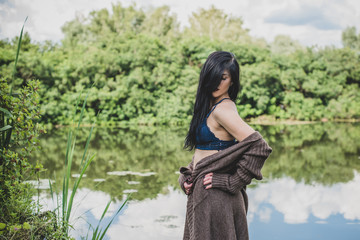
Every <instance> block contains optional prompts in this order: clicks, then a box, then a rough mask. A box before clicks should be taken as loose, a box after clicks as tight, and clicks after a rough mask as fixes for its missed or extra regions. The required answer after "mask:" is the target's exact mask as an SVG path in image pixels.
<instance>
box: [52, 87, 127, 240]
mask: <svg viewBox="0 0 360 240" xmlns="http://www.w3.org/2000/svg"><path fill="white" fill-rule="evenodd" d="M88 95H89V93H88V94H87V95H86V97H85V100H84V102H83V104H82V108H81V111H80V117H79V120H78V122H77V125H75V124H74V125H75V126H76V127H71V128H70V129H69V133H68V137H67V145H66V155H65V166H64V176H63V182H62V197H61V199H60V201H61V203H60V202H59V196H57V197H56V200H57V206H58V207H57V216H58V221H59V222H61V229H62V232H63V236H64V237H69V229H70V228H71V224H70V216H71V212H72V208H73V203H74V198H75V195H76V191H77V190H78V187H79V184H80V182H81V179H82V178H83V176H84V173H85V172H86V169H87V168H88V167H89V165H90V163H91V162H92V161H93V160H94V158H95V154H89V153H88V148H89V143H90V140H91V135H92V132H93V129H94V125H95V122H94V123H93V124H92V127H91V129H90V132H89V135H88V137H87V140H86V144H85V148H84V151H83V154H82V159H81V163H80V168H79V172H80V174H79V175H78V177H77V178H76V180H75V182H74V185H73V187H72V189H71V193H70V195H69V188H70V178H71V170H72V163H73V160H74V159H73V156H74V152H75V146H76V138H77V133H78V131H79V129H80V127H81V122H82V119H83V116H84V112H85V106H86V101H87V98H88ZM80 98H81V94H80V96H79V97H78V99H77V104H76V106H78V102H79V99H80ZM76 113H77V109H75V114H74V123H75V117H76ZM49 182H50V181H49ZM50 192H51V196H52V198H53V200H54V191H53V187H52V184H51V182H50ZM129 197H130V195H129V196H128V197H127V198H126V200H125V201H124V202H123V204H122V205H121V206H120V208H119V209H118V210H117V212H116V213H115V214H114V216H113V217H112V219H111V220H110V222H109V223H108V224H107V226H106V227H105V228H104V229H102V228H101V227H100V226H101V222H102V221H103V218H104V216H105V214H106V213H107V211H108V208H109V206H110V204H111V201H109V202H108V204H107V205H106V207H105V209H104V211H103V214H102V216H101V218H100V220H99V222H98V224H97V227H96V228H95V229H94V230H93V233H92V239H93V240H101V239H103V238H104V237H105V234H106V232H107V230H108V229H109V227H110V225H111V224H112V222H113V220H114V218H115V217H116V216H117V215H118V214H119V213H120V212H121V210H122V209H123V208H124V206H125V204H126V203H127V202H128V200H129ZM89 229H93V228H92V226H90V228H89Z"/></svg>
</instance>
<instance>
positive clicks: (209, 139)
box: [195, 98, 236, 150]
mask: <svg viewBox="0 0 360 240" xmlns="http://www.w3.org/2000/svg"><path fill="white" fill-rule="evenodd" d="M225 99H229V98H223V99H221V100H220V101H219V102H218V103H216V104H215V105H214V106H213V108H212V109H211V111H210V112H209V113H208V114H207V115H206V118H205V119H204V120H203V121H202V122H201V123H200V125H199V126H198V128H197V130H196V143H195V148H197V149H201V150H224V149H226V148H228V147H230V146H232V145H234V144H235V143H236V141H235V139H234V140H231V141H224V140H220V139H219V138H217V137H215V134H214V133H213V132H212V131H211V130H210V128H209V127H208V125H207V124H206V121H207V119H208V117H209V116H210V113H211V112H212V111H214V109H215V108H216V106H217V105H218V104H219V103H221V102H222V101H224V100H225Z"/></svg>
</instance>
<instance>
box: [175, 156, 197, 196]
mask: <svg viewBox="0 0 360 240" xmlns="http://www.w3.org/2000/svg"><path fill="white" fill-rule="evenodd" d="M192 171H193V160H192V161H191V162H190V163H189V165H188V166H187V167H186V168H185V167H181V168H180V176H179V179H178V181H179V184H180V187H181V189H182V190H183V191H184V193H185V188H184V183H185V182H186V181H191V173H192Z"/></svg>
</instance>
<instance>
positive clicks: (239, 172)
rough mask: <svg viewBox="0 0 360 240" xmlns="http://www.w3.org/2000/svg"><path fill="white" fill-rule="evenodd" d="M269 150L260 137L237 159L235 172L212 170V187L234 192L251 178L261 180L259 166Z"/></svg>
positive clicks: (268, 153)
mask: <svg viewBox="0 0 360 240" xmlns="http://www.w3.org/2000/svg"><path fill="white" fill-rule="evenodd" d="M271 152H272V149H271V148H270V147H269V145H268V144H267V143H266V142H265V140H263V139H262V138H261V139H260V140H259V141H257V142H255V143H254V144H253V146H251V147H250V148H249V150H248V151H247V152H245V153H244V154H243V155H242V157H241V158H240V159H239V161H238V162H237V164H236V172H235V173H233V174H228V173H216V172H214V173H213V176H212V182H211V185H212V187H213V188H218V189H221V190H223V191H226V192H229V193H232V194H235V193H236V192H237V191H239V190H240V189H241V188H243V187H244V186H246V185H248V184H250V183H251V180H252V179H253V178H255V179H257V180H261V179H262V174H261V168H262V167H263V165H264V162H265V160H266V159H267V158H268V157H269V155H270V153H271Z"/></svg>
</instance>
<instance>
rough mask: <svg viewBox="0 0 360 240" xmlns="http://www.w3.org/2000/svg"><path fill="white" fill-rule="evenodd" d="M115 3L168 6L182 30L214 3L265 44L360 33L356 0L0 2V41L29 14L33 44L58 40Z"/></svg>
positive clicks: (326, 40) (332, 41) (324, 40)
mask: <svg viewBox="0 0 360 240" xmlns="http://www.w3.org/2000/svg"><path fill="white" fill-rule="evenodd" d="M117 2H120V3H121V4H122V5H123V6H129V5H131V4H134V3H135V4H136V6H137V7H139V8H143V9H148V8H151V7H160V6H163V5H167V6H169V7H170V9H171V12H172V13H175V14H176V15H177V18H178V20H179V22H180V23H181V26H187V25H188V18H189V16H191V13H192V12H196V11H198V10H199V9H200V8H205V9H208V8H210V6H211V5H214V6H215V7H216V8H218V9H222V10H224V12H225V13H226V14H229V15H232V16H236V17H241V18H242V19H243V21H244V27H245V28H247V29H249V30H250V32H249V33H250V35H251V36H254V37H258V38H264V39H265V40H266V41H267V42H272V41H273V40H274V37H275V36H277V35H288V36H290V37H291V38H292V39H294V40H297V41H299V42H300V43H301V44H302V45H305V46H319V47H323V46H329V45H333V46H335V47H342V43H341V33H342V31H343V30H344V29H345V28H347V27H349V26H355V27H356V28H357V30H358V32H360V1H358V0H271V1H270V0H181V1H179V0H121V1H114V0H61V1H59V0H0V39H4V38H9V39H11V38H13V37H15V36H18V35H19V33H20V30H21V27H22V24H23V22H24V20H25V18H26V16H28V20H27V22H26V25H25V31H27V32H29V34H30V37H31V39H32V40H34V41H38V42H41V41H44V40H52V41H55V42H60V41H61V39H62V38H63V34H62V32H61V26H63V25H64V23H65V22H67V21H71V20H73V19H74V18H75V17H76V16H77V15H80V16H85V17H86V16H88V14H89V13H90V12H91V11H94V10H99V9H102V8H107V9H109V10H110V9H111V6H112V4H114V3H117Z"/></svg>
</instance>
